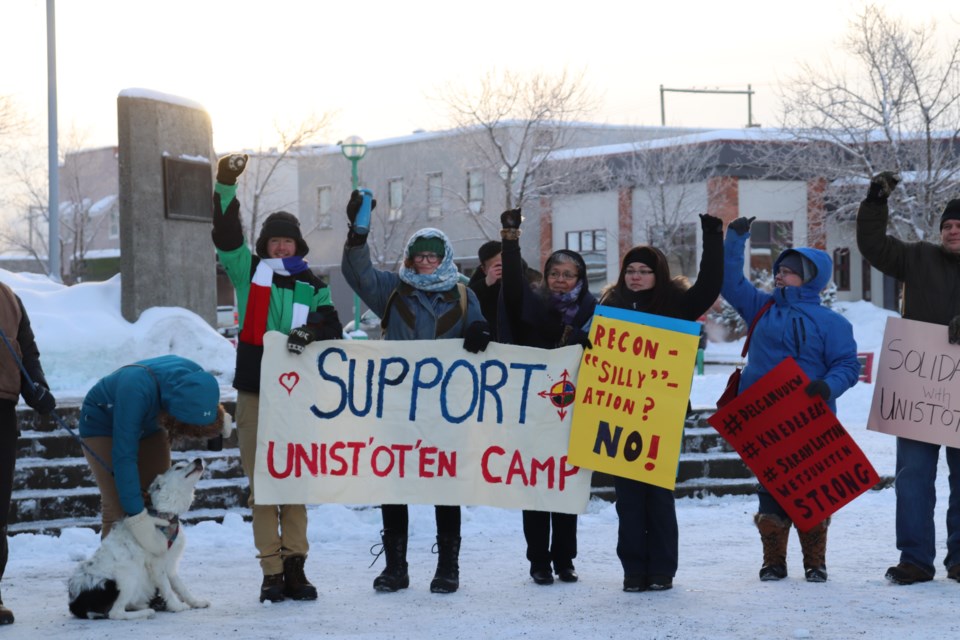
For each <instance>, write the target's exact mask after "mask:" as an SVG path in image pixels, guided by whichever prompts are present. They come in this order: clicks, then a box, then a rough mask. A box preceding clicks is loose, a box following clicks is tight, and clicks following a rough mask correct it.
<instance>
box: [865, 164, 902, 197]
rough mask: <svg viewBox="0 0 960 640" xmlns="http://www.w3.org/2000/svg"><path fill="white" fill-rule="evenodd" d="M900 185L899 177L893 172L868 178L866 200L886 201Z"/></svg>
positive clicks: (885, 172)
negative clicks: (868, 184)
mask: <svg viewBox="0 0 960 640" xmlns="http://www.w3.org/2000/svg"><path fill="white" fill-rule="evenodd" d="M898 184H900V176H898V175H897V174H896V173H895V172H893V171H884V172H882V173H878V174H877V175H875V176H873V177H872V178H870V188H869V189H867V200H886V199H887V198H889V197H890V194H891V193H893V190H894V189H896V188H897V185H898Z"/></svg>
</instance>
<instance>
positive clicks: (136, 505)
mask: <svg viewBox="0 0 960 640" xmlns="http://www.w3.org/2000/svg"><path fill="white" fill-rule="evenodd" d="M219 404H220V385H219V384H218V383H217V379H216V378H214V377H213V375H211V374H210V373H207V372H206V371H204V370H203V368H202V367H201V366H200V365H198V364H197V363H196V362H193V361H192V360H188V359H186V358H181V357H180V356H176V355H167V356H160V357H158V358H150V359H148V360H141V361H139V362H136V363H134V364H132V365H127V366H124V367H120V368H119V369H117V370H116V371H114V372H113V373H111V374H110V375H108V376H105V377H103V378H101V379H100V380H99V381H98V382H97V383H96V384H95V385H94V386H93V388H91V389H90V391H88V392H87V395H86V397H85V398H84V399H83V407H82V408H81V410H80V425H79V430H80V437H81V438H90V437H98V436H105V437H108V438H113V443H112V449H111V457H112V462H113V475H114V482H115V484H116V485H117V493H118V494H119V495H120V504H121V505H122V506H123V510H124V511H125V512H126V514H127V515H136V514H138V513H140V512H141V511H143V508H144V503H143V497H142V496H141V488H140V473H139V470H138V468H137V456H138V453H139V450H140V440H142V439H143V438H146V437H148V436H150V435H153V434H154V433H156V432H157V431H158V430H159V429H160V427H159V425H158V424H157V417H158V416H159V415H160V412H161V411H165V412H167V413H169V414H170V415H171V416H173V417H174V418H176V419H177V420H179V421H180V422H184V423H187V424H193V425H201V426H202V425H208V424H211V423H213V422H214V421H215V420H216V419H217V407H218V405H219Z"/></svg>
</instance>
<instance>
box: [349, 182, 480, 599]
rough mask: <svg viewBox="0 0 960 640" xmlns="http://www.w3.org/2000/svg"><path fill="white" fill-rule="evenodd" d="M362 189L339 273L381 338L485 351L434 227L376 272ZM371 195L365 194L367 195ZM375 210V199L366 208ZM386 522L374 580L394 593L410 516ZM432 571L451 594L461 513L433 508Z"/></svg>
mask: <svg viewBox="0 0 960 640" xmlns="http://www.w3.org/2000/svg"><path fill="white" fill-rule="evenodd" d="M363 197H364V196H362V195H361V193H360V191H354V192H353V193H352V194H351V196H350V201H349V202H348V203H347V217H348V218H349V220H350V231H349V233H348V234H347V242H346V244H345V245H344V247H343V262H342V270H343V277H344V278H345V279H346V281H347V284H349V285H350V287H351V288H352V289H353V290H354V291H355V292H356V293H357V295H359V296H360V298H361V299H362V300H363V302H364V303H366V305H367V306H368V307H370V309H371V310H372V311H373V312H374V313H376V314H377V315H378V316H379V317H380V318H381V326H382V327H383V332H384V333H383V337H384V339H385V340H435V339H458V338H463V347H464V349H466V350H468V351H470V352H471V353H478V352H480V351H484V350H486V348H487V345H488V344H489V343H490V340H491V338H492V332H491V328H490V325H489V324H488V323H487V321H486V320H484V317H483V314H482V312H481V310H480V303H479V302H478V301H477V297H476V295H474V293H473V291H471V290H470V289H469V288H468V287H467V286H466V285H464V284H462V283H461V282H460V279H459V275H460V274H459V272H458V271H457V266H456V265H455V264H454V262H453V247H452V245H451V244H450V241H449V240H448V239H447V236H446V235H445V234H444V233H443V232H442V231H440V230H439V229H433V228H429V227H428V228H424V229H420V230H419V231H416V232H414V234H413V235H412V236H411V237H410V239H409V241H408V242H407V246H406V249H405V251H404V260H403V262H402V263H401V265H400V268H399V269H398V271H397V272H396V273H394V272H392V271H381V270H379V269H375V268H374V267H373V264H372V263H371V261H370V248H369V247H368V246H367V234H368V227H360V226H359V225H357V224H356V221H357V216H358V215H359V213H360V209H361V207H362V206H363ZM367 197H369V196H367ZM375 207H376V200H373V201H372V204H371V210H372V209H373V208H375ZM380 511H381V516H382V518H383V531H382V532H381V540H382V542H383V554H384V555H385V556H386V562H387V566H386V567H385V568H384V570H383V571H382V572H381V573H380V575H378V576H377V577H376V578H375V579H374V581H373V588H374V589H376V590H377V591H384V592H393V591H397V590H399V589H406V588H407V587H408V586H410V577H409V574H408V571H407V535H408V528H409V511H408V508H407V505H405V504H392V505H390V504H385V505H381V507H380ZM434 511H435V516H436V522H437V552H438V557H437V570H436V572H435V574H434V576H433V580H432V581H431V582H430V591H431V592H433V593H453V592H454V591H456V590H457V589H458V588H459V587H460V565H459V556H460V507H459V505H435V507H434Z"/></svg>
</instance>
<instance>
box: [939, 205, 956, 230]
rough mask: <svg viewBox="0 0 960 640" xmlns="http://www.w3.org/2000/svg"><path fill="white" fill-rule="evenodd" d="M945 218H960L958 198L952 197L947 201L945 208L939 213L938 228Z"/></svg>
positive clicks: (941, 226) (941, 225)
mask: <svg viewBox="0 0 960 640" xmlns="http://www.w3.org/2000/svg"><path fill="white" fill-rule="evenodd" d="M947 220H960V198H954V199H953V200H951V201H950V202H948V203H947V206H946V208H945V209H944V210H943V213H942V214H941V215H940V228H941V229H943V223H944V222H946V221H947Z"/></svg>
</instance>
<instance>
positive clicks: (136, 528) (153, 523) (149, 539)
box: [124, 509, 170, 556]
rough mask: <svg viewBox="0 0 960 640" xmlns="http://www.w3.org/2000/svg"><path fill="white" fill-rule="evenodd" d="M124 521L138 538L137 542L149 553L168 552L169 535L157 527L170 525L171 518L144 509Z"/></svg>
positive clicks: (157, 554) (159, 553)
mask: <svg viewBox="0 0 960 640" xmlns="http://www.w3.org/2000/svg"><path fill="white" fill-rule="evenodd" d="M124 522H125V523H126V524H127V529H129V530H130V533H132V534H133V537H134V538H135V539H136V541H137V544H139V545H140V546H141V547H143V548H144V550H145V551H146V552H147V553H152V554H153V555H155V556H160V555H163V554H164V553H166V551H167V537H166V536H165V535H163V533H161V532H160V531H159V530H158V529H157V527H168V526H170V521H169V520H166V519H164V518H157V517H155V516H152V515H150V514H149V513H147V510H146V509H144V510H143V511H141V512H140V513H138V514H137V515H135V516H128V517H127V519H126V520H124Z"/></svg>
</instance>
